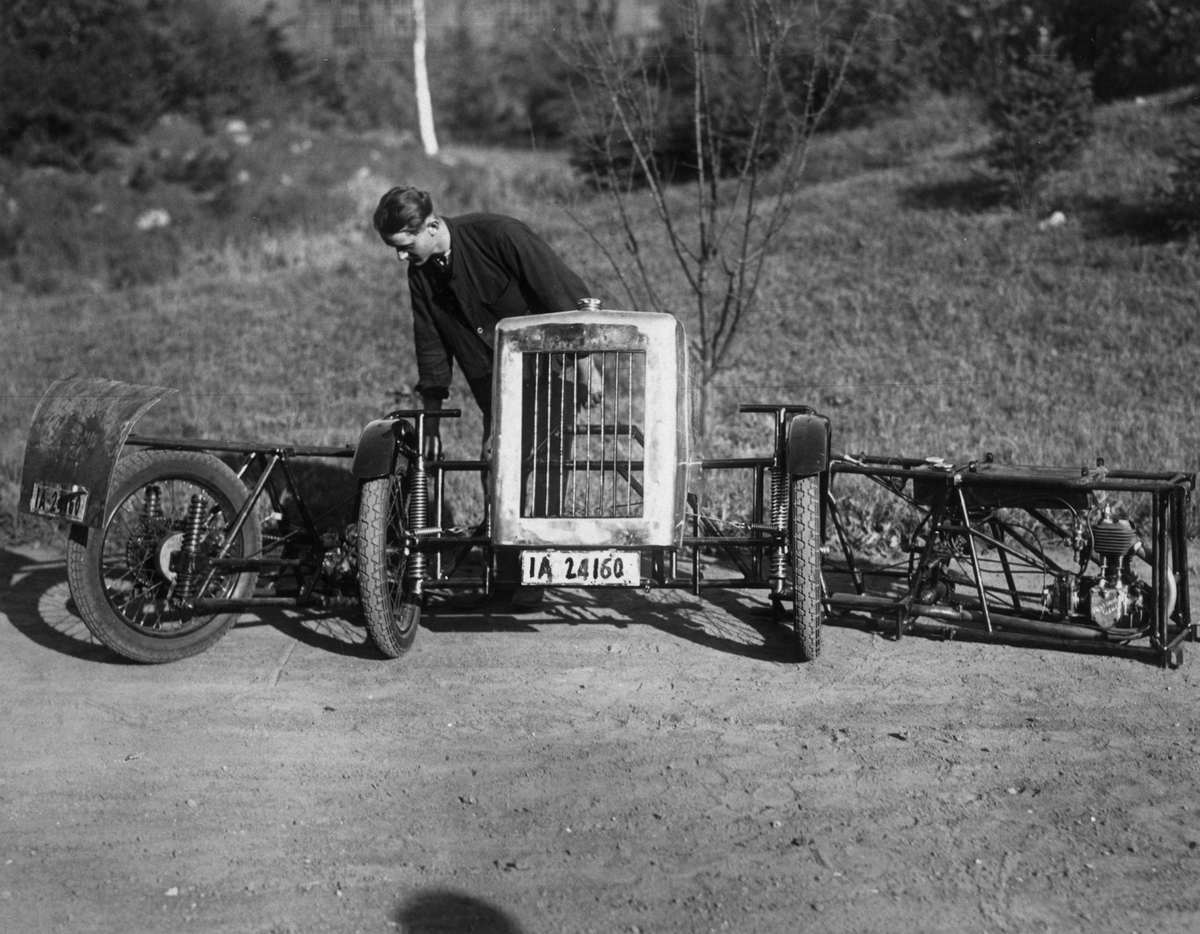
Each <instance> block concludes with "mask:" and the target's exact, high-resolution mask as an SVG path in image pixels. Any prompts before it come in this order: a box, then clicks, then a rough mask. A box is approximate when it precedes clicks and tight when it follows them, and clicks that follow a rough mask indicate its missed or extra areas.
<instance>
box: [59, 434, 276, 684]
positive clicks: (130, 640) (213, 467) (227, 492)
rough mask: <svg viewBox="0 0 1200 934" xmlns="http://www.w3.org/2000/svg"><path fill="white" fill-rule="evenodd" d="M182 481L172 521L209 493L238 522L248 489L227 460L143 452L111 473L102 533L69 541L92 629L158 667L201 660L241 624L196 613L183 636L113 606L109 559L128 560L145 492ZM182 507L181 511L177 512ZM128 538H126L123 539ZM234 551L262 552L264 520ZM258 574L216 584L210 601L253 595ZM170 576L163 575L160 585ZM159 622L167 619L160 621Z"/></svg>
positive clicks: (77, 529) (78, 602)
mask: <svg viewBox="0 0 1200 934" xmlns="http://www.w3.org/2000/svg"><path fill="white" fill-rule="evenodd" d="M172 481H173V482H175V483H178V484H182V486H180V487H179V493H180V495H179V497H178V498H172V497H168V500H170V502H168V503H167V506H168V510H169V511H168V513H167V516H168V519H170V520H171V521H172V522H173V523H174V525H173V526H172V528H181V525H180V523H181V522H182V520H183V519H184V518H185V517H186V514H187V501H188V500H190V498H191V494H192V493H193V492H203V493H204V494H205V495H207V496H208V497H209V498H210V499H211V500H212V501H213V502H214V503H216V504H217V505H218V506H219V507H220V509H221V513H222V516H223V517H224V519H225V520H226V522H227V523H228V522H232V521H233V519H234V517H235V516H236V515H237V513H238V511H239V510H240V509H241V507H242V505H243V504H244V503H245V501H246V497H247V495H248V491H247V490H246V487H245V485H244V484H243V483H242V481H241V480H239V479H238V477H237V474H235V473H234V472H233V471H232V470H231V469H230V468H229V467H228V466H227V465H226V464H225V463H223V462H222V461H220V460H218V459H217V458H216V457H214V456H213V455H211V454H206V453H203V452H198V451H157V450H142V451H138V452H136V453H134V454H131V455H128V456H126V457H123V458H121V460H119V461H118V462H117V465H116V468H115V469H114V471H113V478H112V485H111V489H112V496H111V497H110V498H109V501H108V516H107V517H106V519H105V523H104V527H103V528H101V529H93V528H88V527H86V526H80V525H77V526H74V527H73V528H72V530H71V538H70V540H69V542H68V543H67V580H68V582H69V584H70V588H71V598H72V600H74V602H75V607H76V609H77V610H78V611H79V615H80V616H82V617H83V621H84V623H85V624H86V625H87V628H88V630H89V631H90V632H91V633H92V635H93V636H95V637H96V639H98V640H99V641H100V642H101V643H103V644H104V645H106V646H108V648H110V649H112V650H113V651H114V652H116V653H117V654H118V655H121V656H124V657H125V658H128V659H132V660H133V661H137V662H149V663H153V664H158V663H163V662H173V661H178V660H179V659H182V658H188V657H189V656H192V655H198V654H199V653H201V652H203V651H205V650H206V649H208V648H209V647H211V646H212V645H213V643H215V642H216V641H217V640H218V639H220V638H221V637H222V636H223V635H225V633H226V632H227V631H228V630H229V628H230V627H231V626H232V625H233V623H234V622H235V620H236V619H237V614H236V613H220V614H213V615H210V616H196V617H193V618H191V619H187V620H185V621H184V623H185V625H184V626H183V627H182V628H181V629H180V630H179V631H178V632H170V631H163V630H160V629H155V628H150V627H147V626H146V625H145V620H144V619H143V621H142V622H141V623H139V622H138V620H137V619H136V618H134V617H130V616H126V615H124V614H123V613H122V611H121V609H120V607H119V606H118V604H117V603H115V602H114V599H111V598H113V597H117V596H118V593H117V591H115V590H113V591H111V592H110V590H109V587H108V584H107V583H106V561H105V555H106V554H107V555H108V557H109V562H107V564H108V566H109V567H110V568H111V566H112V565H111V561H112V559H113V557H118V559H119V560H120V561H121V562H123V563H126V564H127V562H128V558H127V556H128V554H129V547H130V539H131V537H132V536H131V535H129V534H127V533H129V531H130V522H134V523H136V522H137V518H138V517H139V516H140V515H141V500H142V498H143V495H144V494H143V491H144V490H145V489H146V487H148V486H151V485H155V486H162V485H163V484H168V483H171V482H172ZM176 504H179V505H178V507H177V508H172V507H174V506H176ZM122 535H124V537H123V538H121V537H119V536H122ZM239 542H240V547H239V545H238V544H235V545H234V546H233V548H232V549H231V551H230V553H231V554H233V555H241V556H252V555H256V554H258V553H259V552H260V551H261V550H262V535H261V530H260V529H259V526H258V523H257V522H256V521H254V520H253V519H251V520H250V521H248V522H247V523H246V524H245V525H244V526H243V527H242V531H241V534H240V535H239ZM256 578H257V575H256V574H254V573H252V572H239V573H237V574H233V575H229V576H227V577H225V578H224V579H217V580H215V581H214V583H215V584H216V585H217V586H216V588H215V589H213V590H210V592H209V593H208V594H206V595H205V596H209V597H219V598H222V599H235V600H237V599H244V598H246V597H249V596H250V595H252V594H253V592H254V583H255V580H256ZM164 582H165V578H161V577H160V578H159V580H158V582H157V583H159V584H162V583H164ZM160 622H161V621H160Z"/></svg>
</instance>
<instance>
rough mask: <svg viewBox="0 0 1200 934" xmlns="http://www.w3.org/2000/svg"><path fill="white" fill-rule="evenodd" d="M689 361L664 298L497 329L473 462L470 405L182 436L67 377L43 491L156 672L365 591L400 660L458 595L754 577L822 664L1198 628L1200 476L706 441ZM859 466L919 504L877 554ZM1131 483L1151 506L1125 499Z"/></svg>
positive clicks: (37, 442) (779, 417) (105, 633)
mask: <svg viewBox="0 0 1200 934" xmlns="http://www.w3.org/2000/svg"><path fill="white" fill-rule="evenodd" d="M687 361H688V349H687V343H686V340H685V337H684V333H683V329H682V327H681V325H680V323H679V322H678V321H677V320H676V319H675V318H674V317H673V316H671V315H665V314H651V313H640V312H630V311H611V310H602V309H600V308H599V307H598V303H596V302H594V301H585V302H584V303H582V306H581V309H580V310H577V311H568V312H560V313H556V314H549V315H538V316H530V317H524V318H512V319H507V320H504V321H502V322H501V323H500V325H499V326H498V328H497V330H496V335H495V368H494V380H495V385H494V392H493V398H494V400H495V401H494V405H495V410H494V412H493V413H492V415H493V422H492V423H493V432H492V443H491V447H490V452H489V453H488V455H487V456H486V457H485V458H479V459H453V458H449V457H446V456H445V455H444V452H442V451H441V450H440V447H439V445H438V444H437V443H436V439H437V437H438V436H439V434H440V433H439V432H438V431H437V425H438V422H439V421H440V420H442V419H449V418H454V417H457V416H458V415H459V414H460V413H459V411H458V410H454V409H446V410H443V411H441V412H427V411H423V410H416V409H413V410H398V411H395V412H392V413H390V414H388V415H387V416H386V417H383V418H380V419H377V420H375V421H372V422H371V423H370V424H368V425H367V426H366V428H365V429H364V430H363V431H362V433H361V435H360V437H359V439H358V442H357V444H355V445H353V446H346V447H342V448H340V447H313V446H298V445H288V444H268V443H261V442H237V441H213V440H190V439H172V438H163V437H149V436H144V435H138V434H134V433H132V429H133V427H134V425H135V423H136V422H137V421H138V420H139V419H140V418H141V417H142V416H143V415H144V414H145V413H146V412H147V411H148V410H149V408H150V407H151V406H153V405H154V404H155V403H157V402H158V401H159V400H160V399H161V398H162V397H163V396H164V395H165V394H166V393H167V392H168V390H166V389H162V388H159V387H148V386H140V385H133V384H129V383H122V382H115V381H111V380H104V379H68V380H61V381H58V382H56V383H54V384H53V385H52V386H50V388H49V389H48V390H47V391H46V394H45V396H44V397H43V399H42V400H41V402H40V403H39V405H38V407H37V410H36V412H35V415H34V419H33V424H32V427H31V430H30V437H29V443H28V446H27V450H26V458H25V465H24V473H23V478H22V493H21V496H22V507H23V508H24V509H25V510H27V511H28V512H30V513H33V514H36V515H41V516H49V517H54V518H57V519H61V520H65V521H66V522H68V523H69V524H70V540H69V543H68V563H67V569H68V577H69V581H70V588H71V593H72V596H73V599H74V601H75V604H76V607H77V608H78V610H79V613H80V615H81V616H82V617H83V619H84V621H85V623H86V624H87V626H88V628H89V630H90V631H91V632H92V633H93V634H94V636H95V637H96V638H97V639H98V640H100V641H101V642H102V643H104V644H105V645H107V646H109V647H110V648H111V649H113V650H114V651H116V652H118V653H120V654H121V655H124V656H126V657H128V658H131V659H136V660H140V661H147V662H163V661H170V660H173V659H179V658H183V657H186V656H189V655H192V654H195V653H197V652H201V651H203V650H204V649H206V648H207V647H208V646H210V645H212V644H213V642H215V641H216V640H217V639H219V638H220V637H221V636H222V635H223V634H224V633H225V632H226V631H227V630H228V629H229V627H230V626H231V625H232V624H233V622H234V621H235V619H236V618H237V615H238V614H239V613H242V612H247V611H253V610H255V609H256V608H258V607H263V606H278V605H288V606H304V605H313V604H317V605H330V604H334V605H345V606H348V607H352V608H357V609H359V610H360V611H361V614H362V617H363V621H364V623H365V625H366V627H367V629H368V630H369V632H370V636H371V638H372V640H373V642H374V643H375V645H376V646H377V647H378V648H379V650H380V651H381V652H382V653H383V654H385V655H386V656H389V657H397V656H399V655H402V654H403V653H404V652H405V651H407V649H408V648H409V647H410V646H411V645H412V643H413V640H414V638H415V636H416V633H417V630H418V627H419V623H420V618H421V614H422V611H423V609H424V608H426V607H427V606H429V605H430V602H431V600H436V599H437V598H438V596H439V595H447V594H453V593H455V592H456V591H477V592H480V593H482V594H484V595H491V594H493V593H494V592H496V591H497V590H500V589H505V588H511V587H515V586H524V587H553V588H649V587H680V588H688V589H690V590H691V591H692V592H693V593H699V592H700V591H701V590H702V589H704V588H707V587H733V588H739V589H757V590H761V591H763V592H765V606H767V607H769V608H770V609H771V610H772V612H773V614H774V616H775V617H776V618H777V619H779V620H781V621H783V622H785V623H786V624H788V625H789V627H790V629H791V632H792V634H793V639H794V645H795V647H796V653H797V655H798V657H799V658H800V659H801V660H805V661H807V660H811V659H813V658H815V657H816V656H817V655H818V653H819V651H820V645H821V627H822V623H823V622H824V621H825V619H826V617H827V615H829V614H834V615H835V616H841V615H853V616H859V617H863V618H865V619H867V620H870V621H872V623H874V624H882V625H885V626H886V627H889V628H890V629H891V630H893V631H895V632H896V633H897V634H900V633H903V632H906V631H909V630H912V629H919V628H921V627H922V626H929V625H932V626H934V627H935V628H936V629H937V630H938V631H939V632H943V633H945V632H950V631H953V632H962V633H974V634H979V635H981V636H984V637H994V636H1003V635H1007V634H1016V635H1019V636H1020V637H1021V638H1023V639H1031V640H1035V641H1038V640H1040V641H1045V642H1050V643H1054V644H1069V645H1076V644H1078V645H1084V646H1090V647H1102V648H1106V649H1117V648H1131V649H1132V650H1136V651H1140V652H1143V653H1145V654H1147V655H1148V656H1149V657H1150V658H1152V659H1153V660H1155V661H1157V662H1158V663H1160V664H1177V663H1178V660H1179V656H1180V652H1181V646H1182V643H1183V642H1184V641H1185V640H1187V639H1189V638H1192V637H1194V628H1193V626H1192V623H1191V617H1190V611H1189V606H1188V599H1187V593H1188V587H1187V583H1188V582H1187V553H1186V549H1187V541H1186V537H1185V525H1186V522H1185V504H1186V502H1187V499H1188V497H1189V496H1190V492H1191V490H1192V488H1193V486H1194V478H1193V476H1192V475H1190V474H1184V473H1129V472H1126V473H1121V472H1116V471H1111V470H1104V469H1093V470H1084V471H1082V472H1080V471H1078V470H1075V471H1064V470H1053V469H1048V468H1016V467H1005V466H1002V465H998V464H995V463H993V462H991V461H990V460H987V459H984V460H981V461H978V462H976V461H971V462H968V463H966V464H963V465H960V466H955V465H950V464H946V463H944V462H942V461H930V460H927V459H905V458H896V457H872V456H866V455H860V456H857V457H852V456H849V455H845V454H837V453H834V452H833V451H832V450H831V428H830V423H829V420H828V419H827V418H825V417H824V416H822V415H821V414H819V413H817V412H816V411H814V410H813V409H812V408H810V407H808V406H806V405H795V404H786V403H755V404H746V405H742V406H740V411H741V412H743V413H747V414H750V415H753V416H755V417H763V418H764V421H765V420H767V419H769V421H770V424H771V432H770V437H769V440H768V442H767V444H766V447H767V451H766V452H765V453H763V454H761V455H756V456H748V457H731V458H711V459H702V458H698V457H695V456H694V455H693V452H692V450H691V436H690V431H689V423H690V404H691V397H690V387H689V383H688V366H687ZM312 459H325V460H329V461H330V462H332V463H339V464H341V465H344V467H345V468H346V470H347V471H348V473H349V474H350V475H351V476H352V477H353V480H354V483H353V484H352V487H351V495H352V496H353V498H354V499H355V501H356V507H355V515H356V519H355V520H353V521H350V522H348V523H346V524H345V525H344V526H342V527H341V528H335V529H329V528H327V527H322V526H321V524H320V523H319V522H318V521H316V519H315V518H314V516H313V515H312V512H311V510H310V508H309V505H308V503H309V500H310V494H309V493H307V492H306V491H305V490H304V489H302V485H301V484H299V483H297V481H296V477H295V470H294V465H295V464H296V462H297V461H298V460H299V461H309V460H312ZM455 474H477V475H479V476H480V477H481V478H482V479H483V481H484V484H482V485H480V490H481V494H480V495H481V496H482V497H483V504H482V505H483V510H482V520H481V521H479V522H478V523H477V524H475V525H473V526H471V527H468V528H457V527H451V526H449V525H447V524H444V523H443V522H442V517H443V516H444V515H445V514H446V512H447V509H446V497H447V493H446V484H447V480H448V478H451V477H452V476H453V475H455ZM716 474H721V475H722V479H723V482H724V483H725V485H728V482H733V483H734V484H735V485H736V486H737V488H738V489H740V490H741V491H742V493H741V496H742V501H743V502H742V506H741V508H740V513H739V514H737V515H735V516H734V517H732V518H731V517H730V514H729V513H728V511H727V510H723V511H722V514H721V515H720V516H718V515H715V514H713V513H712V512H710V511H709V509H708V501H707V499H706V497H705V494H704V490H705V489H706V488H707V486H708V483H707V482H706V481H708V480H711V479H712V478H713V477H714V475H716ZM848 476H854V477H857V478H859V479H866V480H868V481H870V482H871V483H872V484H874V485H875V486H876V487H877V488H880V489H883V490H885V491H886V492H887V494H888V495H890V496H893V497H895V498H896V499H897V500H898V502H899V503H900V504H902V505H903V506H904V507H905V508H907V509H909V510H911V511H912V515H911V516H910V517H909V518H908V519H906V520H901V526H902V530H903V534H902V535H901V536H900V537H899V539H897V541H895V542H892V543H891V547H890V552H891V553H890V554H883V553H881V552H879V550H878V549H868V550H867V551H864V549H863V547H862V543H863V539H862V536H860V535H858V534H857V533H856V530H855V529H854V527H853V525H854V521H853V520H854V516H855V510H854V509H853V508H852V506H851V505H850V504H849V503H848V501H847V499H846V497H845V496H843V495H842V487H843V485H844V482H845V478H846V477H848ZM485 486H486V489H487V495H486V496H483V494H482V490H483V489H484V487H485ZM1110 493H1116V494H1121V495H1124V494H1129V495H1130V496H1140V497H1144V498H1146V499H1147V505H1146V506H1145V507H1136V506H1135V507H1134V508H1133V509H1132V511H1130V510H1129V509H1128V508H1126V507H1125V506H1123V505H1120V504H1118V506H1117V508H1116V509H1115V510H1114V503H1113V502H1111V501H1109V500H1108V499H1107V497H1108V495H1109V494H1110ZM1139 510H1140V511H1139ZM1143 519H1144V520H1147V521H1149V523H1150V531H1149V534H1148V535H1143V534H1141V532H1140V531H1138V529H1137V528H1136V527H1135V522H1136V521H1140V520H1143ZM868 552H869V553H868ZM1135 560H1136V561H1137V562H1138V563H1139V564H1140V565H1142V566H1144V568H1145V570H1144V571H1142V574H1141V575H1139V573H1138V570H1137V569H1136V568H1135V566H1134V562H1135ZM823 571H824V573H823ZM1143 575H1144V576H1143ZM789 608H790V612H789ZM831 618H832V617H831Z"/></svg>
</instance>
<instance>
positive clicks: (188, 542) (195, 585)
mask: <svg viewBox="0 0 1200 934" xmlns="http://www.w3.org/2000/svg"><path fill="white" fill-rule="evenodd" d="M203 538H204V497H203V496H201V495H200V494H199V493H193V494H192V498H191V500H190V502H189V503H188V511H187V518H186V519H185V520H184V527H183V541H182V543H181V544H180V546H179V572H178V575H177V576H176V578H175V596H176V597H177V598H178V599H180V600H184V601H187V600H192V599H194V598H195V596H196V592H197V590H198V589H199V583H200V582H199V580H198V579H197V578H198V577H199V575H198V574H197V573H196V557H197V555H198V554H199V553H200V542H201V540H202V539H203Z"/></svg>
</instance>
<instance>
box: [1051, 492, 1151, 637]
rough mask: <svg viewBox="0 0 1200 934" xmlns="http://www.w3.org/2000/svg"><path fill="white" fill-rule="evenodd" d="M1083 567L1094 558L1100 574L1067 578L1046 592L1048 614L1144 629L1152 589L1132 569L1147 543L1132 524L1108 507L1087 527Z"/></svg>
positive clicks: (1105, 626) (1059, 579)
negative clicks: (1143, 541)
mask: <svg viewBox="0 0 1200 934" xmlns="http://www.w3.org/2000/svg"><path fill="white" fill-rule="evenodd" d="M1087 531H1088V535H1087V540H1088V543H1089V544H1085V545H1084V547H1083V548H1082V549H1081V554H1080V564H1081V566H1083V567H1086V566H1087V565H1088V564H1089V562H1090V559H1095V561H1096V563H1097V564H1098V565H1099V566H1100V574H1099V576H1098V577H1097V576H1096V575H1094V574H1079V575H1074V574H1063V575H1060V576H1059V577H1057V578H1056V579H1055V580H1054V582H1053V583H1052V584H1051V585H1050V586H1048V587H1047V588H1046V589H1045V593H1044V599H1045V605H1046V608H1047V609H1048V610H1050V611H1051V612H1054V613H1056V614H1061V615H1064V616H1075V617H1080V616H1082V617H1084V618H1086V619H1087V620H1089V621H1090V622H1091V623H1093V624H1094V625H1096V626H1098V627H1100V628H1101V629H1105V630H1108V629H1140V628H1141V627H1142V626H1143V624H1144V621H1145V619H1146V617H1147V612H1148V610H1149V602H1150V601H1149V594H1150V588H1149V586H1148V585H1147V584H1145V583H1144V582H1143V581H1141V580H1140V579H1138V577H1137V575H1136V574H1134V573H1133V570H1132V569H1131V567H1130V564H1131V561H1132V559H1133V556H1134V555H1135V554H1144V551H1143V549H1142V544H1141V542H1140V541H1139V540H1138V538H1137V534H1136V533H1135V532H1134V529H1133V526H1132V524H1130V522H1129V520H1127V519H1114V518H1113V516H1112V513H1111V511H1110V510H1109V508H1108V507H1105V509H1104V513H1103V514H1102V516H1101V517H1100V519H1098V520H1097V521H1095V522H1092V523H1090V524H1089V525H1088V529H1087Z"/></svg>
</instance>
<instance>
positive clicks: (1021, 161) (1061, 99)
mask: <svg viewBox="0 0 1200 934" xmlns="http://www.w3.org/2000/svg"><path fill="white" fill-rule="evenodd" d="M985 112H986V116H987V120H988V123H990V124H991V126H992V128H993V130H994V131H995V132H994V136H993V139H992V142H991V145H990V147H989V149H988V154H987V161H988V165H989V166H990V167H991V168H992V169H993V170H994V171H995V172H996V173H997V176H998V180H999V181H1000V183H1001V184H1002V185H1003V186H1004V187H1005V188H1006V189H1007V191H1008V193H1009V195H1010V196H1012V197H1013V198H1014V199H1015V200H1016V201H1017V202H1018V203H1020V204H1021V205H1023V206H1026V207H1028V206H1031V205H1033V203H1034V202H1035V201H1036V197H1037V192H1038V188H1039V185H1040V183H1041V182H1042V181H1043V180H1044V179H1045V177H1046V176H1047V175H1049V174H1050V173H1051V172H1053V171H1055V170H1057V169H1061V168H1065V167H1066V166H1067V165H1068V164H1070V163H1071V161H1072V160H1073V159H1075V158H1076V157H1077V156H1078V155H1079V153H1080V152H1081V151H1082V149H1083V147H1084V145H1085V144H1086V143H1087V141H1088V139H1089V138H1090V137H1091V135H1092V130H1093V128H1094V102H1093V100H1092V92H1091V86H1090V83H1089V80H1088V78H1087V77H1086V76H1085V75H1081V74H1079V72H1077V71H1076V70H1075V67H1074V66H1073V65H1072V64H1071V63H1070V62H1068V61H1064V60H1063V59H1061V58H1059V57H1058V56H1057V55H1056V54H1055V52H1054V48H1053V44H1052V43H1049V42H1045V43H1043V44H1042V46H1041V47H1040V48H1039V49H1038V50H1037V51H1035V52H1033V53H1032V54H1031V55H1029V56H1028V57H1027V58H1025V59H1023V60H1020V61H1016V62H1013V63H1012V64H1010V65H1009V66H1008V68H1006V69H1005V71H1004V73H1003V75H1002V76H1001V79H1000V81H999V83H998V84H997V86H996V88H995V90H994V91H993V92H992V93H991V95H990V96H989V97H988V99H987V103H986V111H985Z"/></svg>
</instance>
